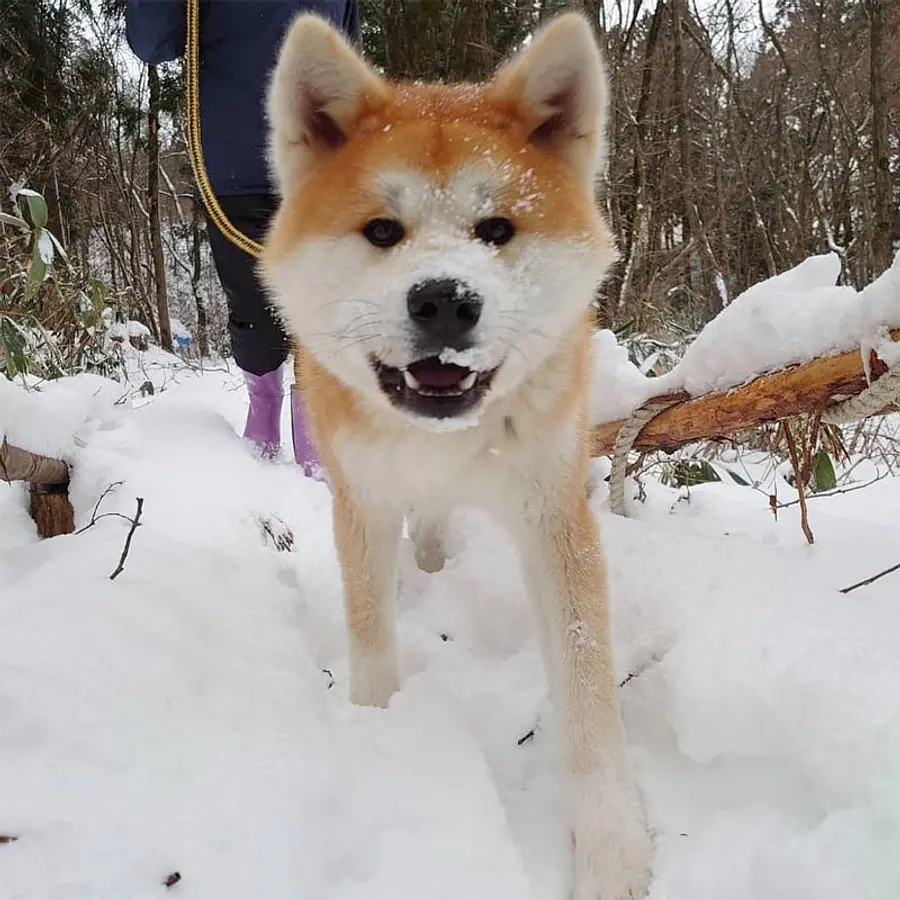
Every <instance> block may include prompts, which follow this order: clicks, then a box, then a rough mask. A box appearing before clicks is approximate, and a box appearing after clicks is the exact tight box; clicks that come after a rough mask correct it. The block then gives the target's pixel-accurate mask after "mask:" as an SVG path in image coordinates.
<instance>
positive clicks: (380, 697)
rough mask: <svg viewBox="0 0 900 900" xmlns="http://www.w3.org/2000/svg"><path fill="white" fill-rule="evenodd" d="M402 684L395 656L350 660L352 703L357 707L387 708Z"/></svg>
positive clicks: (386, 655) (357, 657)
mask: <svg viewBox="0 0 900 900" xmlns="http://www.w3.org/2000/svg"><path fill="white" fill-rule="evenodd" d="M399 684H400V678H399V676H398V674H397V660H396V659H395V658H394V656H393V654H388V653H386V654H384V655H382V656H377V657H376V656H366V657H363V656H361V655H358V654H357V655H356V656H355V657H351V659H350V702H351V703H355V704H356V705H357V706H380V707H382V708H385V707H387V705H388V703H390V700H391V697H392V696H393V694H394V691H396V690H397V688H398V687H399Z"/></svg>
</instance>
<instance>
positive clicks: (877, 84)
mask: <svg viewBox="0 0 900 900" xmlns="http://www.w3.org/2000/svg"><path fill="white" fill-rule="evenodd" d="M865 6H866V12H867V14H868V17H869V103H870V109H871V110H872V166H873V170H874V171H873V174H874V182H875V195H874V198H873V199H874V209H873V210H872V219H873V221H872V266H873V269H874V271H873V272H872V277H873V278H874V277H877V276H878V275H880V274H881V273H882V272H884V271H885V270H886V269H888V268H890V265H891V261H892V259H893V256H894V252H893V242H892V240H891V231H892V220H893V212H894V210H893V206H894V204H893V196H892V195H893V191H892V189H891V171H890V163H889V154H890V144H889V141H888V107H887V97H886V90H885V80H886V79H885V57H886V55H887V53H888V52H889V51H888V49H887V47H886V46H885V40H884V34H885V31H886V25H887V21H886V20H887V11H888V2H887V0H866V4H865ZM894 51H896V48H894Z"/></svg>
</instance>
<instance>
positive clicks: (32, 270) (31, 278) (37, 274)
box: [25, 229, 47, 299]
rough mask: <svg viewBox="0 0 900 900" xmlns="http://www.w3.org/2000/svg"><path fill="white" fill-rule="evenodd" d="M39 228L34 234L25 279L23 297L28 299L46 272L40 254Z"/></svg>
mask: <svg viewBox="0 0 900 900" xmlns="http://www.w3.org/2000/svg"><path fill="white" fill-rule="evenodd" d="M40 231H41V230H40V229H38V230H37V231H36V232H35V235H34V249H33V250H32V251H31V265H30V266H29V267H28V278H27V279H26V281H25V298H26V299H30V298H31V297H33V296H34V295H35V292H36V291H37V290H38V288H39V287H40V286H41V285H42V284H43V283H44V277H45V276H46V274H47V263H46V262H45V261H44V258H43V257H42V256H41V242H40Z"/></svg>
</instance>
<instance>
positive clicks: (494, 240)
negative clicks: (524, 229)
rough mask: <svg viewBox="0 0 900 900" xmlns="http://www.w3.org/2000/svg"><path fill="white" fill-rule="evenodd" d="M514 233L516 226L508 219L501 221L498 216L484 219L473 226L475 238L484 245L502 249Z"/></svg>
mask: <svg viewBox="0 0 900 900" xmlns="http://www.w3.org/2000/svg"><path fill="white" fill-rule="evenodd" d="M515 233H516V226H515V225H513V223H512V222H510V221H509V219H503V218H501V217H499V216H497V217H494V218H491V219H484V220H482V221H481V222H479V223H478V224H477V225H476V226H475V237H477V238H478V240H479V241H483V242H484V243H485V244H493V245H494V246H495V247H502V246H503V245H504V244H508V243H509V242H510V241H511V240H512V239H513V235H514V234H515Z"/></svg>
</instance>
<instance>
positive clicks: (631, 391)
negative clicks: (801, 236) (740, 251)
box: [590, 253, 900, 424]
mask: <svg viewBox="0 0 900 900" xmlns="http://www.w3.org/2000/svg"><path fill="white" fill-rule="evenodd" d="M840 271H841V263H840V258H839V257H838V256H837V254H835V253H828V254H824V255H820V256H812V257H810V258H809V259H806V260H804V261H803V262H802V263H800V264H799V265H797V266H795V267H794V268H793V269H790V270H788V271H787V272H783V273H781V274H780V275H776V276H774V277H773V278H769V279H767V280H765V281H761V282H759V283H758V284H755V285H753V286H752V287H750V288H749V289H748V290H746V291H744V292H743V293H742V294H740V295H739V296H738V297H736V298H735V299H734V301H733V302H732V303H731V304H730V305H729V306H727V307H726V308H725V309H724V310H723V311H722V312H721V313H720V314H719V315H718V316H717V317H716V318H715V319H713V320H712V321H711V322H709V323H708V324H707V325H706V326H705V327H704V329H703V330H702V331H701V332H700V334H699V335H698V336H697V338H696V339H695V340H694V341H693V343H692V344H691V345H690V346H689V347H688V349H687V351H686V352H685V354H684V357H683V358H682V360H681V361H680V362H679V363H678V365H677V366H675V367H674V368H673V369H672V370H671V371H670V372H668V373H666V375H665V376H663V377H662V378H647V377H646V376H643V375H642V373H640V372H639V371H638V370H637V369H636V368H635V367H634V366H633V365H632V364H631V363H630V362H629V361H628V359H627V354H623V352H621V348H617V347H616V346H615V339H614V337H613V336H612V334H611V333H610V332H601V333H600V334H598V335H597V337H596V339H595V342H594V356H595V361H594V371H593V377H592V395H591V396H592V399H591V407H590V411H591V421H592V422H593V423H594V424H599V423H601V422H608V421H613V420H615V419H620V418H623V417H625V416H627V415H628V414H630V413H631V412H632V411H633V410H634V409H636V408H637V407H638V406H640V405H641V404H643V403H644V402H645V401H646V400H648V399H649V398H650V397H652V396H655V395H657V394H664V393H668V392H671V391H677V390H681V389H683V390H685V391H687V393H688V394H690V395H691V396H694V397H696V396H700V395H701V394H707V393H711V392H714V391H725V390H728V389H730V388H733V387H737V386H738V385H741V384H744V383H745V382H747V381H750V380H751V379H753V378H755V377H756V376H758V375H761V374H763V373H765V372H772V371H775V370H777V369H782V368H785V367H786V366H790V365H794V364H796V363H802V362H806V361H808V360H810V359H813V358H815V357H818V356H828V355H832V354H835V353H841V352H844V351H848V350H853V349H857V348H858V349H859V350H860V351H861V352H862V353H863V355H864V356H865V357H866V358H867V357H868V350H870V349H875V350H876V351H877V352H878V354H879V356H881V358H882V359H883V360H884V361H885V362H886V363H888V364H889V365H891V364H893V363H895V362H896V361H897V358H898V354H900V350H898V348H897V347H896V345H894V344H893V342H891V341H890V340H889V339H886V330H887V329H889V328H898V327H900V254H898V255H897V256H896V257H895V258H894V264H893V266H892V267H891V268H890V269H888V270H887V271H886V272H885V273H883V274H882V275H881V276H880V277H879V278H877V279H876V280H875V281H873V282H872V283H871V284H870V285H868V286H867V287H865V288H864V289H863V290H862V291H859V292H857V291H855V290H854V289H853V288H850V287H846V286H841V285H838V284H837V283H836V282H837V279H838V276H839V275H840Z"/></svg>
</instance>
